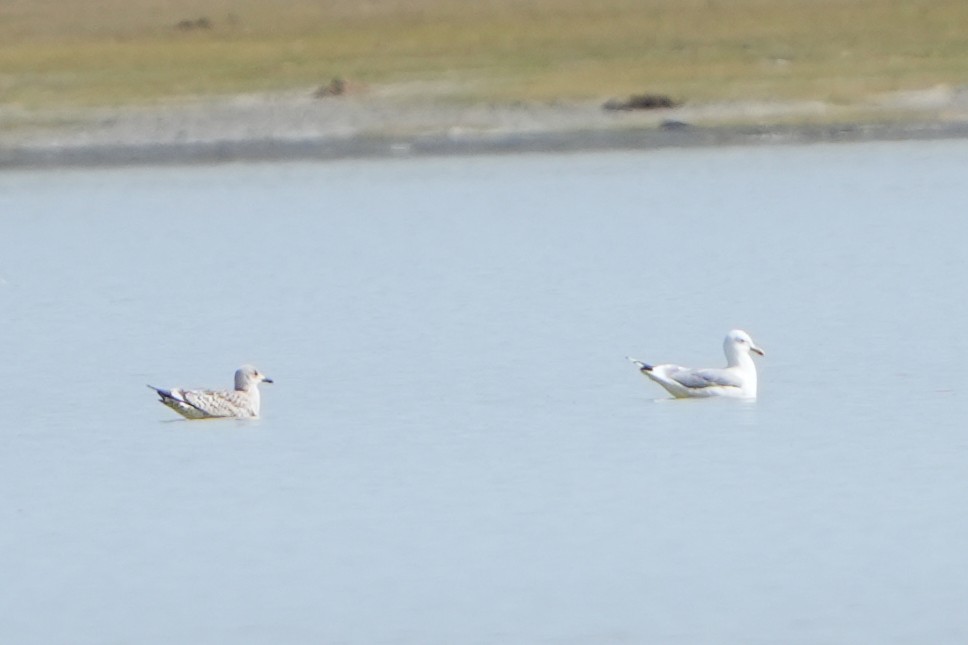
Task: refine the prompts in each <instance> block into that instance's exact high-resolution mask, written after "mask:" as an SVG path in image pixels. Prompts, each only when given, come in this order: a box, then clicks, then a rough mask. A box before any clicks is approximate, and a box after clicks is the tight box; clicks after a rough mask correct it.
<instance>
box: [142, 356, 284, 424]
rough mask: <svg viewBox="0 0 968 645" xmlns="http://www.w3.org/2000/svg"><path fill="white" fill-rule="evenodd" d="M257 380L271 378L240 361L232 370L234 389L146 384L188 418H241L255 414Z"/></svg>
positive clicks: (256, 411)
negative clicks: (191, 388)
mask: <svg viewBox="0 0 968 645" xmlns="http://www.w3.org/2000/svg"><path fill="white" fill-rule="evenodd" d="M259 383H272V379H270V378H267V377H266V376H265V375H264V374H262V373H261V372H259V370H257V369H256V368H255V367H253V366H252V365H243V366H242V367H240V368H239V369H238V370H236V372H235V389H234V390H184V389H181V388H172V389H170V390H165V389H162V388H158V387H155V386H154V385H149V386H148V387H150V388H151V389H152V390H154V391H155V392H157V393H158V396H159V397H161V399H160V401H161V402H162V403H164V404H165V405H167V406H168V407H169V408H171V409H172V410H174V411H175V412H177V413H178V414H180V415H182V416H183V417H186V418H188V419H215V418H222V417H235V418H245V417H258V416H259V407H260V396H259Z"/></svg>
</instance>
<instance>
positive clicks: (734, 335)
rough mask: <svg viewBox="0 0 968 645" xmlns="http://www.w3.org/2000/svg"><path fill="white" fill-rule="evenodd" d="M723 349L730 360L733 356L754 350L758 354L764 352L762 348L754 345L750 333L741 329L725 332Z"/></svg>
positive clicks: (761, 354) (747, 353)
mask: <svg viewBox="0 0 968 645" xmlns="http://www.w3.org/2000/svg"><path fill="white" fill-rule="evenodd" d="M723 351H724V352H726V356H727V357H728V358H730V360H732V358H733V357H734V356H735V357H739V356H741V355H743V354H746V355H749V353H750V352H756V353H757V354H759V355H760V356H763V355H764V354H765V352H764V351H763V350H762V349H760V348H759V347H757V346H756V343H754V342H753V339H752V338H750V335H749V334H747V333H746V332H745V331H743V330H742V329H734V330H732V331H731V332H729V333H728V334H726V340H724V341H723Z"/></svg>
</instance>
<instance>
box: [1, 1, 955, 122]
mask: <svg viewBox="0 0 968 645" xmlns="http://www.w3.org/2000/svg"><path fill="white" fill-rule="evenodd" d="M201 17H204V18H207V19H208V20H209V21H210V22H211V28H210V29H205V28H200V29H189V30H182V29H178V28H176V27H175V25H176V24H177V23H178V22H179V21H181V20H186V19H187V20H195V19H197V18H201ZM964 25H968V2H965V0H596V1H595V2H590V1H589V0H490V1H483V0H482V1H481V2H473V1H469V0H329V1H324V0H277V1H275V2H265V1H264V0H192V1H189V0H87V1H79V0H4V2H3V3H0V103H6V104H19V105H23V106H27V107H35V106H62V105H91V104H111V103H129V102H135V101H151V100H157V99H162V98H166V97H171V96H180V95H188V94H191V95H196V94H211V93H225V92H242V91H259V90H280V89H287V88H308V87H313V86H316V85H320V84H322V83H325V82H326V81H328V80H329V79H330V78H332V77H333V76H337V75H339V76H342V77H344V78H347V79H350V80H352V81H357V82H361V83H384V82H398V81H412V80H441V79H443V80H452V81H460V83H459V87H463V88H472V89H471V90H466V89H465V90H464V92H465V94H464V95H463V96H459V97H457V98H461V99H469V100H553V99H586V98H594V99H599V98H604V97H609V96H623V95H627V94H631V93H641V92H659V93H666V94H669V95H672V96H674V97H676V98H680V99H685V100H696V101H707V100H739V99H792V98H797V99H819V100H826V101H834V102H840V103H852V102H857V101H859V100H861V99H863V98H864V97H865V96H867V95H869V94H871V93H874V92H881V91H889V90H900V89H917V88H922V87H927V86H931V85H934V84H937V83H951V84H964V83H966V82H968V31H966V30H965V29H964V28H963V26H964Z"/></svg>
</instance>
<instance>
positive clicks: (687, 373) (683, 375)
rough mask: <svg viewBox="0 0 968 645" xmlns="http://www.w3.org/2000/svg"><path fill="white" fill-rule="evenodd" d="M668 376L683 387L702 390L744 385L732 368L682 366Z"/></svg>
mask: <svg viewBox="0 0 968 645" xmlns="http://www.w3.org/2000/svg"><path fill="white" fill-rule="evenodd" d="M668 377H669V378H670V379H672V380H673V381H675V382H676V383H678V384H679V385H681V386H683V387H687V388H690V389H694V390H701V389H703V388H706V387H743V380H742V379H741V378H740V376H739V375H738V374H734V373H733V372H731V371H730V370H718V369H700V370H691V369H686V368H681V369H679V370H676V371H672V372H670V373H668Z"/></svg>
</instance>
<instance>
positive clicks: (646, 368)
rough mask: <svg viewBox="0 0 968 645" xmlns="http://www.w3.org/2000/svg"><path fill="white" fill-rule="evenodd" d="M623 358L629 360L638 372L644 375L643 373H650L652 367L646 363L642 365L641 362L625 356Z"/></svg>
mask: <svg viewBox="0 0 968 645" xmlns="http://www.w3.org/2000/svg"><path fill="white" fill-rule="evenodd" d="M625 358H627V359H629V361H630V362H631V363H633V364H634V365H635V366H636V367H637V368H639V371H640V372H643V373H644V372H651V371H652V366H651V365H649V364H648V363H643V362H642V361H639V360H636V359H634V358H632V357H631V356H626V357H625Z"/></svg>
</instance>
